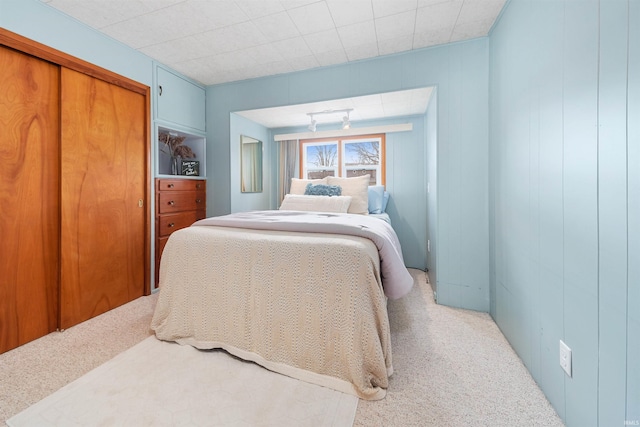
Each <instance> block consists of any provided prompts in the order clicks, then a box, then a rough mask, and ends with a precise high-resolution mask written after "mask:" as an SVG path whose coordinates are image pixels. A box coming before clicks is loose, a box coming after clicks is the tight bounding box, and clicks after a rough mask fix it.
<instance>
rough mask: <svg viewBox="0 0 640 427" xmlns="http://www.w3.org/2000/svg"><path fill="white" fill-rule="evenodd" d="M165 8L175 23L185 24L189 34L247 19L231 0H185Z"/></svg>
mask: <svg viewBox="0 0 640 427" xmlns="http://www.w3.org/2000/svg"><path fill="white" fill-rule="evenodd" d="M165 10H167V12H169V13H171V14H172V16H173V17H174V19H175V20H176V24H181V25H185V26H187V27H188V28H189V31H190V33H191V34H194V33H199V32H202V31H209V30H213V29H216V28H222V27H226V26H228V25H233V24H237V23H240V22H244V21H248V20H249V18H248V17H247V15H246V14H245V13H244V12H243V11H242V9H240V8H239V7H238V6H237V5H236V3H235V2H234V1H232V0H216V1H203V0H187V1H186V2H183V3H180V4H177V5H175V6H173V7H170V8H167V9H165Z"/></svg>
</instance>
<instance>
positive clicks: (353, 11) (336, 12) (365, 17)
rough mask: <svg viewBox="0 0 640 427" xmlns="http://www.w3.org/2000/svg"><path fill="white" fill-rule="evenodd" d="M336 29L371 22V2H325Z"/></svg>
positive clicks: (331, 0) (341, 0) (369, 0)
mask: <svg viewBox="0 0 640 427" xmlns="http://www.w3.org/2000/svg"><path fill="white" fill-rule="evenodd" d="M327 6H328V7H329V12H331V16H332V17H333V22H335V25H336V27H343V26H345V25H350V24H357V23H358V22H365V21H372V20H373V7H372V6H371V0H349V1H345V0H327Z"/></svg>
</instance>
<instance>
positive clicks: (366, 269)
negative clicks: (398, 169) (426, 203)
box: [151, 226, 393, 400]
mask: <svg viewBox="0 0 640 427" xmlns="http://www.w3.org/2000/svg"><path fill="white" fill-rule="evenodd" d="M151 327H152V329H153V330H154V331H155V333H156V336H157V337H158V338H159V339H162V340H167V341H176V342H178V343H180V344H188V345H192V346H194V347H196V348H200V349H212V348H222V349H225V350H226V351H228V352H229V353H231V354H234V355H236V356H238V357H240V358H242V359H245V360H251V361H254V362H256V363H258V364H260V365H262V366H264V367H266V368H267V369H270V370H272V371H275V372H279V373H282V374H285V375H288V376H291V377H294V378H298V379H301V380H304V381H308V382H312V383H315V384H319V385H323V386H326V387H330V388H332V389H336V390H340V391H342V392H345V393H351V394H355V395H357V396H359V397H360V398H363V399H367V400H375V399H381V398H383V397H384V395H385V390H386V388H387V386H388V376H389V375H391V373H392V372H393V368H392V360H391V342H390V332H389V320H388V317H387V309H386V297H385V295H384V292H383V289H382V282H381V278H380V261H379V257H378V249H377V248H376V246H375V245H374V244H373V243H372V242H371V241H370V240H369V239H366V238H362V237H356V236H344V235H334V234H322V233H303V232H287V231H272V230H245V229H239V228H228V227H218V226H207V227H189V228H185V229H182V230H179V231H177V232H175V233H173V234H172V235H171V238H170V239H169V241H168V243H167V245H166V247H165V249H164V252H163V256H162V261H161V265H160V295H159V299H158V303H157V306H156V311H155V313H154V316H153V320H152V324H151Z"/></svg>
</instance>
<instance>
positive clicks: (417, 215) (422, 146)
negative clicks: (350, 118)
mask: <svg viewBox="0 0 640 427" xmlns="http://www.w3.org/2000/svg"><path fill="white" fill-rule="evenodd" d="M401 123H411V124H412V126H413V130H411V131H407V132H394V133H388V134H387V135H386V138H385V144H386V145H385V147H386V150H385V153H386V164H385V166H386V181H385V186H386V189H387V191H388V192H389V194H390V195H391V196H390V199H389V203H388V205H387V213H388V214H389V218H390V219H391V224H392V225H393V228H394V230H395V231H396V234H397V235H398V239H399V240H400V244H401V246H402V254H403V256H404V260H405V264H406V265H407V266H408V267H412V268H418V269H422V270H424V269H425V268H426V260H427V255H426V248H427V221H426V217H427V198H426V197H425V195H426V193H425V190H424V189H425V186H424V183H425V174H426V148H427V145H426V143H425V130H424V123H425V119H424V117H423V116H411V117H399V118H394V119H387V120H368V121H360V122H353V126H352V127H353V128H354V129H355V128H360V127H369V126H384V125H393V124H401ZM334 129H336V127H335V125H333V126H331V125H319V126H318V130H319V131H323V130H334ZM297 132H308V129H307V128H306V127H288V128H279V129H271V133H272V134H273V135H278V134H288V133H297ZM272 173H273V176H274V178H273V179H277V173H278V172H277V166H276V168H274V169H273V170H272ZM275 198H277V194H276V195H274V200H275ZM275 201H276V202H277V200H275Z"/></svg>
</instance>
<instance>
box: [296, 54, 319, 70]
mask: <svg viewBox="0 0 640 427" xmlns="http://www.w3.org/2000/svg"><path fill="white" fill-rule="evenodd" d="M289 65H290V66H291V69H292V70H293V71H301V70H309V69H311V68H316V67H319V66H320V63H319V62H318V60H317V59H316V57H315V56H313V55H309V56H303V57H299V58H295V59H290V60H289Z"/></svg>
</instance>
